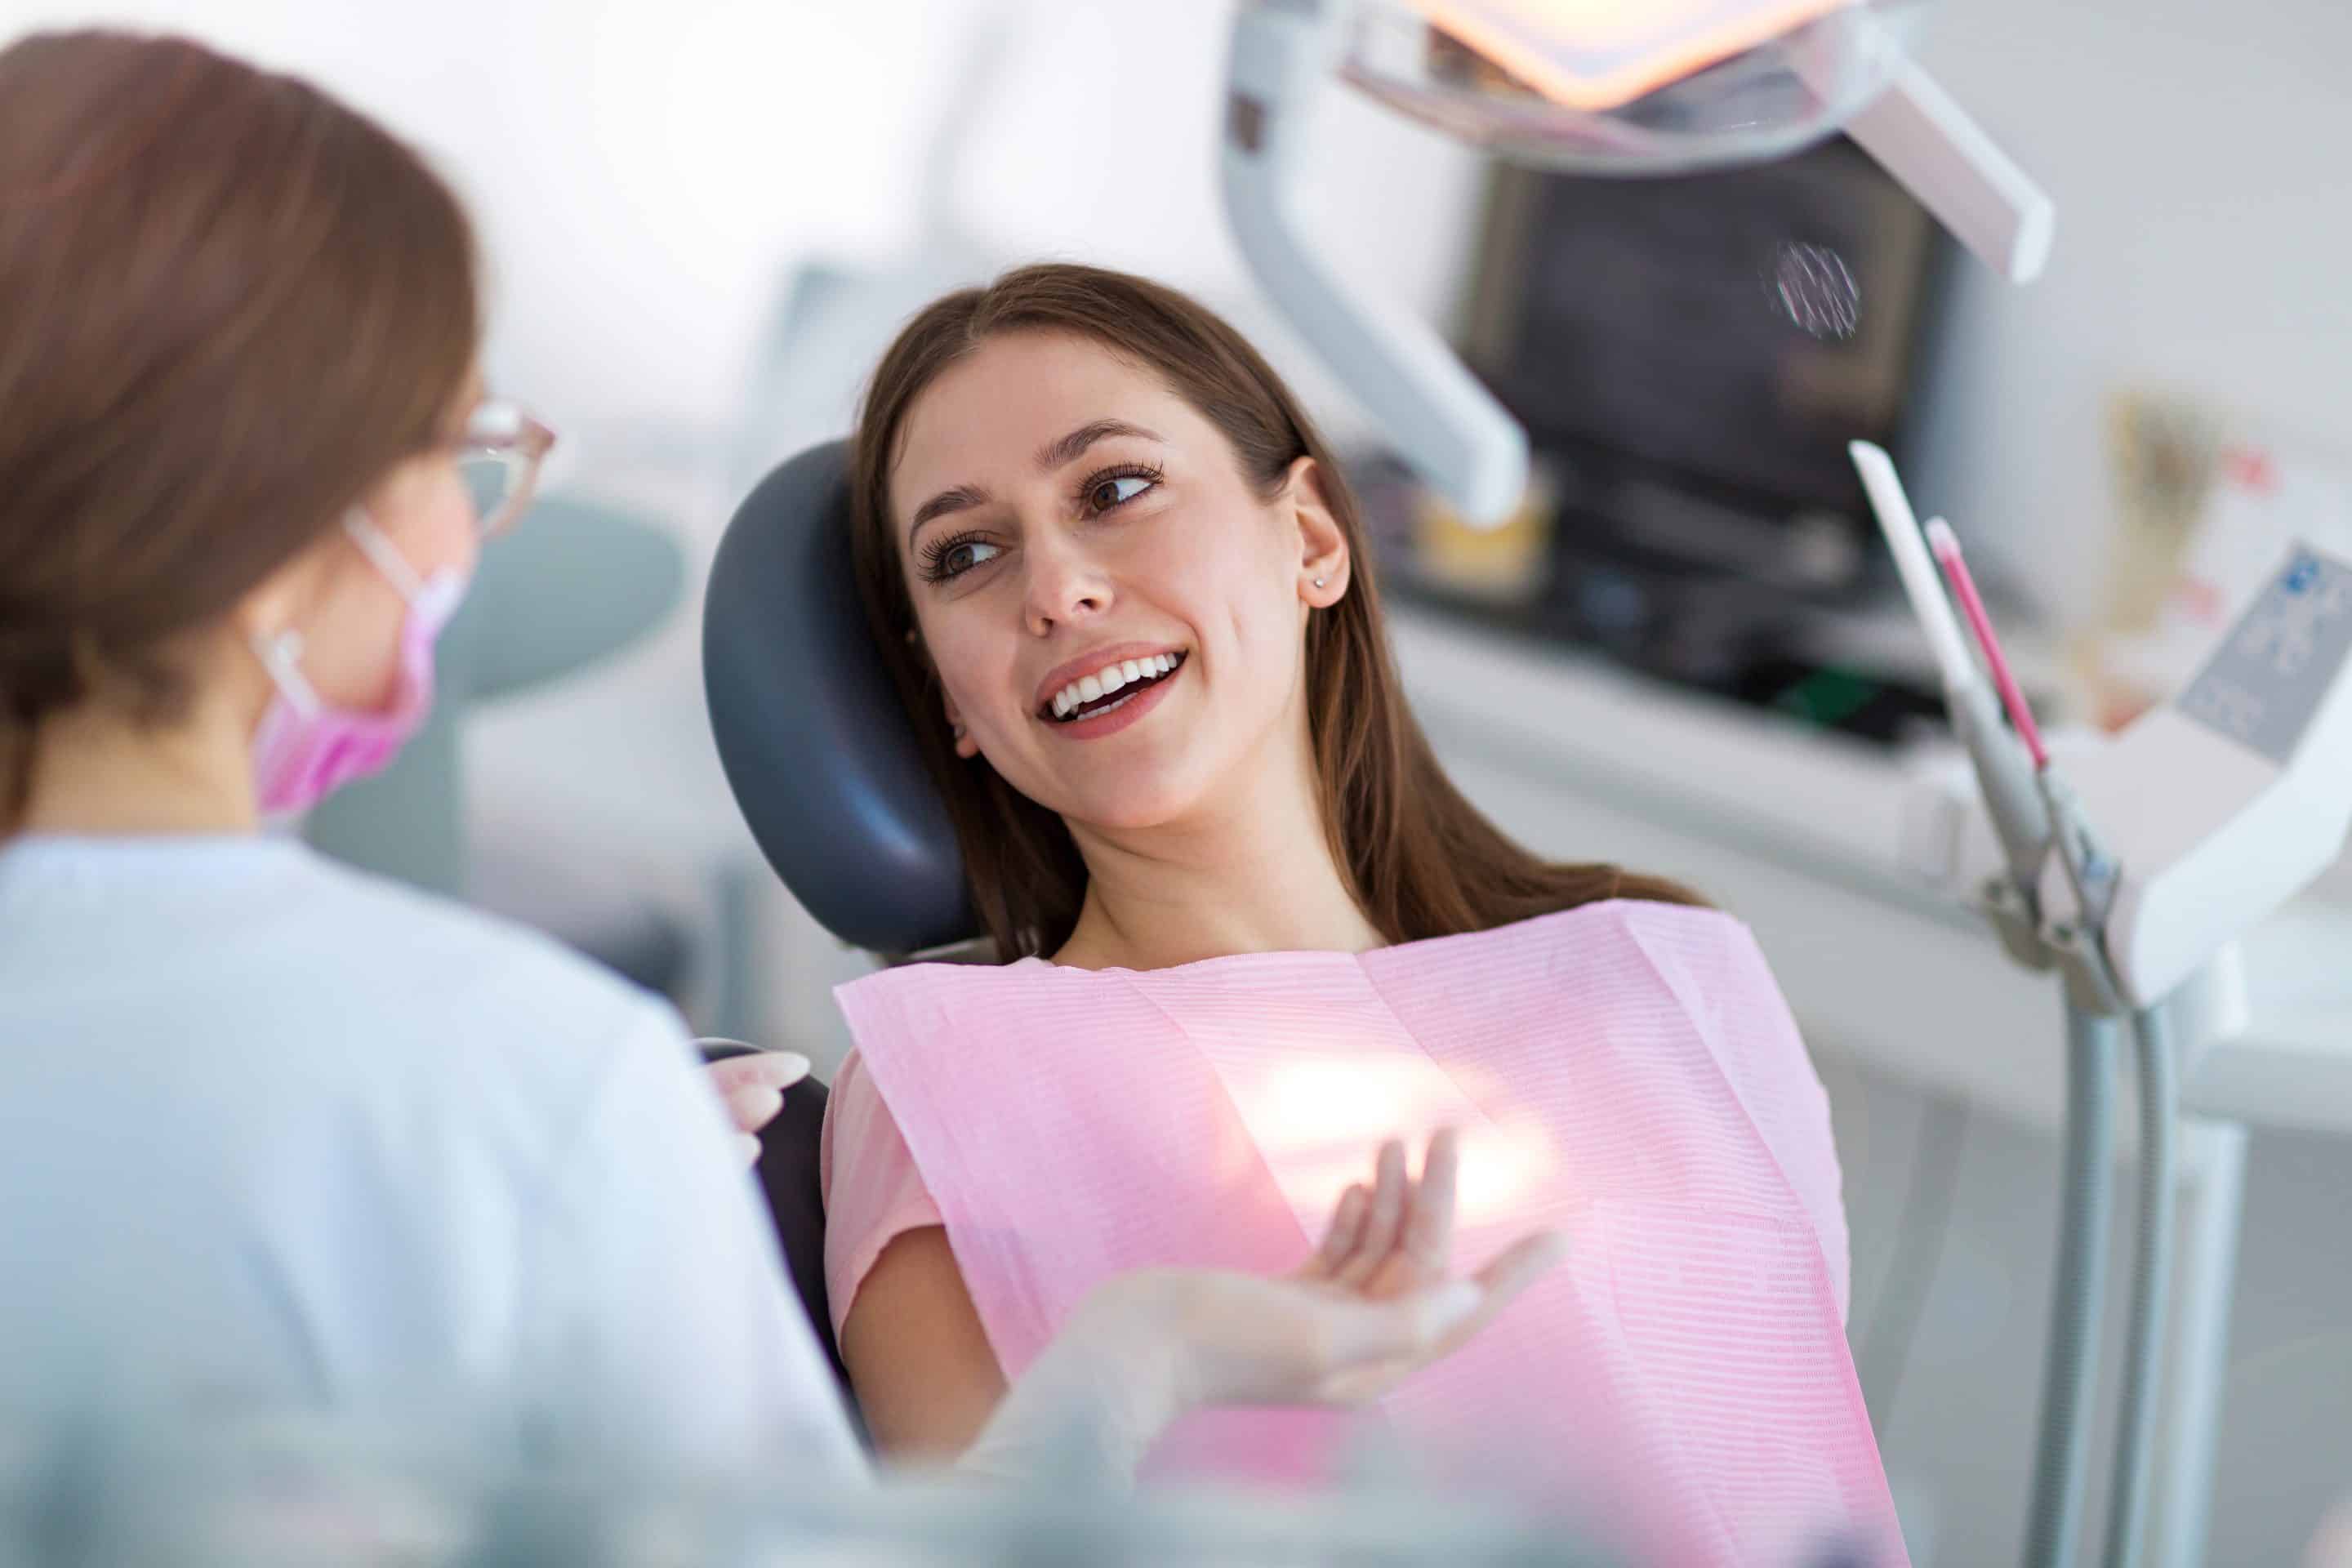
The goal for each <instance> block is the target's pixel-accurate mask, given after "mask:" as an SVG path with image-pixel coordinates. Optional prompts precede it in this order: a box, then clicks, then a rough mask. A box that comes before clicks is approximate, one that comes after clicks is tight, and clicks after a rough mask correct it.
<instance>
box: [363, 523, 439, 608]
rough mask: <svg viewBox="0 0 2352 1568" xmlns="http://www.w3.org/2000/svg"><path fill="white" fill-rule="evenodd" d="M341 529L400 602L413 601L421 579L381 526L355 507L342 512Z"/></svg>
mask: <svg viewBox="0 0 2352 1568" xmlns="http://www.w3.org/2000/svg"><path fill="white" fill-rule="evenodd" d="M343 531H344V532H345V533H348V534H350V535H351V536H352V543H353V544H356V545H358V546H359V547H360V553H361V554H362V555H364V556H366V557H367V558H368V563H369V564H370V565H372V566H373V567H374V568H375V569H376V570H377V571H379V572H381V573H383V575H384V578H385V580H386V581H387V582H389V583H390V584H392V586H393V590H394V592H395V593H397V594H398V595H400V596H401V599H402V600H403V601H404V603H407V604H410V605H414V604H415V603H416V601H417V599H418V597H419V596H420V595H423V594H424V592H425V579H424V578H422V577H419V576H418V575H417V574H416V568H415V567H414V566H411V565H410V564H409V563H408V562H407V560H406V558H405V557H404V556H403V555H402V554H401V553H400V552H399V551H398V550H396V549H394V547H393V542H392V541H391V540H389V539H386V538H385V537H384V536H383V530H382V529H380V528H378V527H377V526H376V525H375V524H374V522H373V521H371V520H370V519H369V517H368V514H367V513H366V512H364V511H362V510H360V509H359V508H358V507H353V508H352V510H350V511H348V512H345V513H344V514H343Z"/></svg>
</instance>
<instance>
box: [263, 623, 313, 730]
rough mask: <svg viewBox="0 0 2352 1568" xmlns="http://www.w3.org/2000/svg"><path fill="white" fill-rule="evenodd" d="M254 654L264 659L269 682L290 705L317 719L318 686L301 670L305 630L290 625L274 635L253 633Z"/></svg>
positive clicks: (303, 715)
mask: <svg viewBox="0 0 2352 1568" xmlns="http://www.w3.org/2000/svg"><path fill="white" fill-rule="evenodd" d="M253 657H254V658H257V659H259V660H260V661H261V668H263V669H264V670H265V671H267V672H268V676H269V679H270V683H271V684H272V685H274V686H276V687H277V688H278V695H279V696H281V697H283V698H285V699H286V702H287V705H288V706H289V707H290V708H292V709H293V710H294V711H295V712H296V713H298V714H299V715H300V716H301V717H302V718H304V719H315V718H317V717H318V716H319V709H320V706H321V705H320V701H319V690H318V688H316V687H314V686H312V685H311V684H310V679H309V678H308V677H307V676H305V675H304V674H303V673H302V634H301V633H300V632H298V631H296V630H294V629H293V628H292V627H290V626H289V627H288V628H287V629H286V630H284V631H282V632H279V633H278V635H277V636H275V637H264V636H262V635H261V634H260V633H258V632H256V633H255V634H254V636H253Z"/></svg>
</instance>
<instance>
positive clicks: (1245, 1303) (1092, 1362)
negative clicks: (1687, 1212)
mask: <svg viewBox="0 0 2352 1568" xmlns="http://www.w3.org/2000/svg"><path fill="white" fill-rule="evenodd" d="M1458 1162H1459V1156H1458V1154H1457V1152H1456V1149H1455V1144H1454V1139H1453V1137H1452V1135H1451V1134H1449V1133H1443V1132H1441V1133H1439V1134H1438V1135H1437V1136H1436V1137H1435V1138H1433V1139H1432V1140H1431V1141H1430V1149H1429V1154H1428V1157H1427V1158H1426V1160H1425V1161H1424V1162H1423V1170H1422V1178H1421V1180H1420V1181H1419V1182H1417V1183H1416V1182H1412V1181H1411V1180H1409V1179H1408V1178H1407V1177H1406V1175H1405V1170H1404V1163H1405V1162H1404V1147H1403V1145H1402V1143H1398V1142H1393V1141H1391V1142H1389V1143H1386V1144H1383V1145H1382V1146H1381V1152H1380V1156H1379V1160H1378V1162H1377V1165H1376V1170H1375V1174H1374V1176H1373V1180H1372V1183H1371V1184H1370V1186H1369V1187H1351V1188H1349V1191H1348V1193H1347V1194H1346V1195H1344V1196H1343V1197H1342V1198H1341V1199H1340V1201H1339V1206H1338V1209H1337V1211H1336V1212H1335V1214H1334V1215H1333V1217H1332V1223H1331V1228H1330V1231H1329V1233H1328V1235H1327V1236H1326V1237H1325V1238H1324V1243H1323V1246H1322V1247H1320V1248H1319V1249H1318V1251H1317V1253H1316V1255H1315V1257H1314V1258H1311V1259H1309V1260H1308V1261H1307V1264H1306V1265H1305V1266H1303V1267H1302V1268H1299V1269H1298V1270H1297V1271H1296V1272H1294V1273H1293V1274H1291V1275H1289V1276H1287V1277H1286V1278H1282V1279H1261V1278H1258V1277H1256V1276H1255V1275H1248V1274H1239V1273H1233V1272H1229V1271H1225V1270H1219V1269H1188V1268H1151V1269H1142V1270H1139V1271H1137V1272H1135V1273H1131V1274H1125V1275H1121V1276H1120V1277H1118V1279H1112V1280H1109V1281H1108V1282H1106V1283H1105V1284H1103V1285H1100V1286H1098V1287H1097V1288H1096V1289H1095V1290H1094V1292H1093V1293H1092V1294H1090V1295H1089V1296H1087V1299H1086V1300H1084V1301H1082V1302H1081V1303H1080V1304H1079V1306H1078V1308H1077V1310H1076V1311H1075V1312H1074V1313H1072V1314H1071V1318H1070V1321H1069V1322H1068V1323H1066V1325H1064V1327H1063V1330H1062V1331H1061V1333H1060V1334H1059V1335H1057V1336H1056V1337H1055V1340H1054V1342H1053V1343H1052V1344H1050V1345H1048V1346H1046V1348H1045V1352H1043V1353H1042V1354H1040V1355H1039V1356H1038V1358H1037V1360H1036V1361H1035V1362H1034V1363H1032V1364H1031V1365H1030V1367H1029V1368H1028V1369H1027V1371H1025V1372H1024V1373H1023V1374H1022V1376H1021V1378H1020V1380H1019V1381H1018V1382H1017V1383H1015V1384H1013V1387H1012V1389H1011V1390H1010V1392H1008V1393H1007V1394H1006V1395H1005V1398H1004V1402H1003V1404H1002V1405H999V1406H998V1407H997V1410H996V1414H995V1415H993V1416H992V1417H991V1418H990V1420H989V1423H988V1426H986V1427H985V1428H983V1429H982V1432H981V1435H980V1436H979V1438H978V1439H977V1440H976V1441H975V1442H974V1443H973V1444H972V1447H971V1449H970V1450H969V1451H968V1452H967V1453H966V1454H965V1455H964V1457H963V1458H962V1459H961V1461H960V1462H959V1465H958V1468H959V1469H960V1470H962V1471H964V1472H965V1473H968V1474H978V1475H986V1476H993V1477H999V1478H1004V1479H1012V1478H1016V1477H1024V1476H1032V1475H1035V1474H1038V1473H1040V1472H1041V1471H1044V1470H1047V1469H1050V1468H1055V1467H1056V1466H1060V1467H1064V1468H1066V1467H1068V1466H1070V1465H1072V1464H1076V1465H1078V1466H1079V1467H1080V1468H1084V1469H1086V1470H1087V1471H1089V1472H1092V1473H1093V1474H1094V1475H1095V1476H1096V1477H1097V1479H1124V1478H1127V1477H1130V1476H1131V1475H1132V1474H1133V1472H1134V1468H1135V1465H1136V1463H1137V1462H1138V1461H1139V1460H1140V1459H1141V1458H1142V1457H1143V1455H1144V1453H1145V1451H1146V1450H1147V1449H1149V1448H1150V1445H1151V1444H1152V1442H1153V1441H1154V1440H1155V1439H1156V1438H1158V1436H1160V1433H1161V1432H1163V1431H1165V1430H1166V1429H1167V1427H1168V1426H1169V1425H1170V1424H1171V1422H1173V1421H1174V1420H1176V1418H1177V1417H1179V1416H1181V1415H1186V1414H1188V1413H1189V1412H1191V1411H1193V1410H1197V1409H1201V1408H1203V1407H1205V1406H1208V1405H1311V1404H1356V1403H1360V1402H1362V1401H1365V1400H1369V1399H1372V1398H1375V1397H1377V1396H1379V1395H1380V1394H1383V1393H1385V1392H1387V1391H1388V1390H1389V1389H1391V1388H1392V1387H1394V1386H1395V1385H1396V1384H1398V1383H1400V1382H1402V1380H1403V1379H1404V1378H1405V1377H1406V1376H1407V1375H1408V1374H1410V1373H1412V1372H1415V1371H1417V1370H1419V1369H1420V1368H1421V1367H1423V1366H1426V1365H1427V1364H1429V1363H1431V1362H1433V1361H1435V1360H1437V1359H1438V1358H1439V1357H1441V1356H1444V1355H1445V1354H1446V1353H1447V1352H1451V1351H1452V1350H1454V1348H1455V1347H1457V1346H1458V1345H1460V1344H1462V1343H1463V1342H1465V1340H1467V1339H1469V1338H1470V1336H1472V1335H1473V1334H1475V1333H1476V1332H1477V1331H1479V1329H1481V1328H1483V1327H1484V1326H1485V1325H1486V1323H1487V1322H1488V1321H1490V1320H1492V1319H1493V1317H1494V1316H1495V1314H1496V1313H1497V1312H1499V1311H1501V1310H1502V1309H1503V1308H1504V1307H1505V1306H1506V1305H1507V1304H1508V1302H1509V1301H1510V1300H1511V1299H1512V1298H1514V1297H1516V1296H1517V1295H1518V1294H1519V1292H1520V1291H1522V1290H1524V1289H1527V1288H1528V1286H1529V1285H1531V1284H1533V1283H1534V1282H1535V1280H1536V1279H1538V1277H1539V1276H1541V1275H1542V1274H1543V1273H1544V1272H1545V1271H1546V1270H1548V1269H1549V1268H1552V1267H1553V1266H1554V1265H1555V1264H1557V1263H1559V1260H1560V1259H1561V1258H1564V1257H1565V1256H1567V1250H1568V1247H1567V1238H1566V1237H1563V1236H1561V1235H1560V1234H1559V1232H1557V1231H1537V1232H1535V1233H1532V1234H1530V1235H1528V1236H1527V1237H1522V1238H1521V1239H1520V1240H1519V1241H1517V1242H1516V1243H1514V1244H1513V1245H1512V1246H1511V1247H1507V1248H1506V1249H1505V1250H1504V1251H1503V1252H1502V1253H1501V1254H1500V1255H1498V1256H1497V1257H1496V1258H1495V1259H1494V1261H1492V1262H1490V1263H1489V1264H1487V1265H1486V1267H1485V1268H1482V1269H1480V1270H1479V1271H1478V1272H1477V1273H1476V1274H1475V1275H1472V1276H1470V1277H1468V1278H1466V1279H1448V1278H1447V1273H1448V1270H1449V1268H1450V1263H1451V1255H1452V1250H1453V1237H1454V1186H1455V1178H1456V1174H1457V1171H1458Z"/></svg>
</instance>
